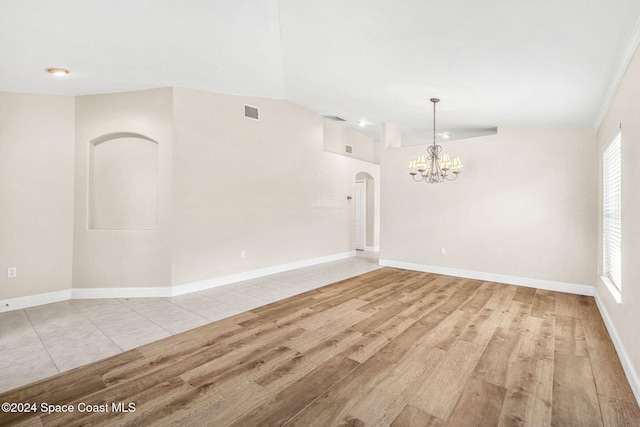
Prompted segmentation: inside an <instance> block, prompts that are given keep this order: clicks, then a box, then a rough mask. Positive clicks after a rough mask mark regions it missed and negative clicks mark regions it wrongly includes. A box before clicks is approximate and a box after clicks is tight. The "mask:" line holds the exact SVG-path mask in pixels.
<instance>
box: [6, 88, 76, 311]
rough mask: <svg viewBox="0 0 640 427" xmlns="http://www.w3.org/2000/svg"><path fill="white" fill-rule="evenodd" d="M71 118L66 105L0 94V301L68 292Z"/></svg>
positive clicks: (69, 101) (61, 100)
mask: <svg viewBox="0 0 640 427" xmlns="http://www.w3.org/2000/svg"><path fill="white" fill-rule="evenodd" d="M73 115H74V100H73V98H72V97H63V96H49V95H27V94H17V93H2V92H0V300H2V299H10V298H17V297H22V296H27V295H34V294H40V293H47V292H54V291H60V290H65V289H69V288H70V287H71V265H72V258H71V251H72V243H73V238H72V236H73V179H74V176H73V164H74V143H73V137H74V128H73ZM8 267H16V268H17V269H18V276H17V277H16V278H12V279H9V278H7V268H8Z"/></svg>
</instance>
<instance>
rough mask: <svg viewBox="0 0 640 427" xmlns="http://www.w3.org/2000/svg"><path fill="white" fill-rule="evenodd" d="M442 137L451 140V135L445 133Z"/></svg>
mask: <svg viewBox="0 0 640 427" xmlns="http://www.w3.org/2000/svg"><path fill="white" fill-rule="evenodd" d="M442 137H443V138H444V139H449V138H451V134H450V133H443V134H442Z"/></svg>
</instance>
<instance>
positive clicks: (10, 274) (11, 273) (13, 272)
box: [7, 267, 18, 279]
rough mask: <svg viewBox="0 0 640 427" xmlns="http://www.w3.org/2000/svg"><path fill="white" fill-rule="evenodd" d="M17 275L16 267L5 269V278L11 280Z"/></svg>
mask: <svg viewBox="0 0 640 427" xmlns="http://www.w3.org/2000/svg"><path fill="white" fill-rule="evenodd" d="M17 275H18V269H17V268H16V267H9V268H8V269H7V277H8V278H10V279H13V278H14V277H16V276H17Z"/></svg>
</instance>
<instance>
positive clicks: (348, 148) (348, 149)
mask: <svg viewBox="0 0 640 427" xmlns="http://www.w3.org/2000/svg"><path fill="white" fill-rule="evenodd" d="M345 148H346V149H347V153H352V152H353V147H351V146H350V145H345Z"/></svg>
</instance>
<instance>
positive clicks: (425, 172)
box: [408, 98, 462, 184]
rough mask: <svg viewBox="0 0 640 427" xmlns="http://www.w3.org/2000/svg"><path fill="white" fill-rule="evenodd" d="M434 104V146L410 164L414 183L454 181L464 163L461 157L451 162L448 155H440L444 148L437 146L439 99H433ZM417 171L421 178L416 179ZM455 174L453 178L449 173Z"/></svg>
mask: <svg viewBox="0 0 640 427" xmlns="http://www.w3.org/2000/svg"><path fill="white" fill-rule="evenodd" d="M431 102H433V145H430V146H429V147H427V153H428V154H427V155H426V156H425V155H424V154H420V155H419V156H418V158H417V159H416V160H411V161H410V162H409V167H408V169H409V175H411V177H412V178H413V180H414V181H416V182H420V181H424V182H427V183H429V184H439V183H441V182H444V181H445V180H447V181H453V180H454V179H456V178H457V177H458V175H459V174H460V173H462V172H460V170H459V169H460V168H461V167H462V162H461V161H460V158H459V157H454V159H453V161H451V157H449V155H448V154H440V153H441V152H442V146H440V145H437V144H436V104H437V103H438V102H440V100H439V99H438V98H431ZM416 170H417V171H418V172H420V176H419V177H418V178H417V179H416V175H418V174H417V173H416ZM450 170H451V171H452V172H453V175H454V176H453V178H451V176H450V175H449V174H448V171H450Z"/></svg>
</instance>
